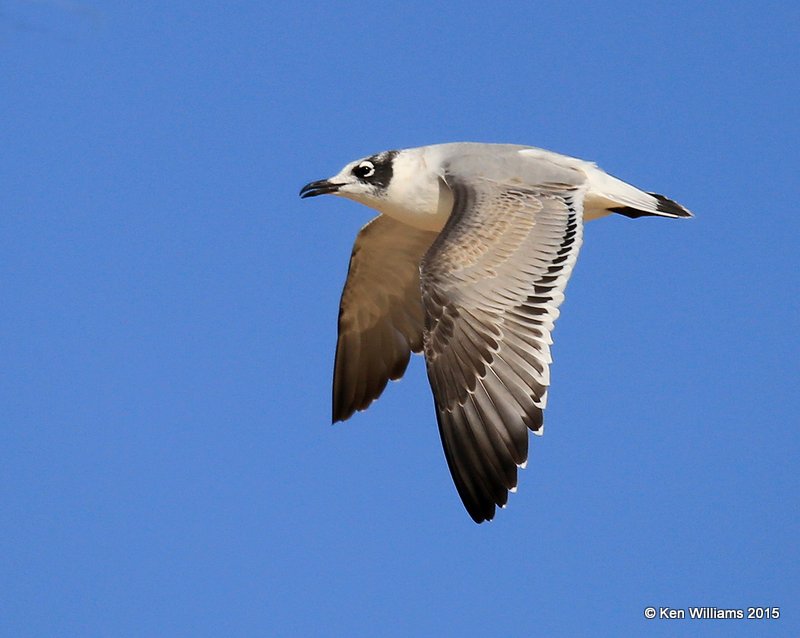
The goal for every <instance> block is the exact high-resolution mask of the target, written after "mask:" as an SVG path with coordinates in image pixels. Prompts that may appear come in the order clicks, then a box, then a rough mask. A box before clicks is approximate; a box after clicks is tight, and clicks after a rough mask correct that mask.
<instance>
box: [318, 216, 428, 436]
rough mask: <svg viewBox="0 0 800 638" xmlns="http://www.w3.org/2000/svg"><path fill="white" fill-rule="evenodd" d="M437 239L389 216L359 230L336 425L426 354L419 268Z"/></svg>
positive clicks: (344, 320)
mask: <svg viewBox="0 0 800 638" xmlns="http://www.w3.org/2000/svg"><path fill="white" fill-rule="evenodd" d="M436 234H437V233H435V232H429V231H424V230H418V229H416V228H412V227H411V226H408V225H406V224H402V223H400V222H398V221H395V220H393V219H392V218H391V217H386V216H384V215H379V216H378V217H376V218H375V219H373V220H372V221H370V222H369V223H368V224H367V225H366V226H364V227H363V228H362V229H361V230H360V231H359V233H358V237H356V241H355V244H354V245H353V253H352V255H351V257H350V268H349V270H348V273H347V282H346V283H345V286H344V291H343V292H342V300H341V303H340V305H339V339H338V342H337V344H336V362H335V364H334V372H333V421H334V422H336V421H344V420H345V419H348V418H349V417H350V416H352V414H353V413H354V412H355V411H356V410H365V409H366V408H367V407H369V405H370V404H371V403H372V402H373V401H374V400H375V399H377V398H378V397H379V396H380V394H381V392H383V389H384V388H385V387H386V383H387V381H388V380H389V379H399V378H400V377H401V376H403V373H404V372H405V370H406V366H408V360H409V357H410V355H411V352H419V351H420V350H421V349H422V324H423V311H422V302H421V298H420V286H419V264H420V261H421V260H422V256H423V255H424V254H425V252H426V251H427V250H428V248H429V247H430V245H431V243H432V242H433V240H434V239H435V238H436Z"/></svg>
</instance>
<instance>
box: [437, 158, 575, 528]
mask: <svg viewBox="0 0 800 638" xmlns="http://www.w3.org/2000/svg"><path fill="white" fill-rule="evenodd" d="M548 170H550V169H549V167H548ZM548 177H550V175H548ZM562 177H563V178H564V181H563V182H544V183H541V184H539V185H537V186H522V185H519V184H518V183H514V184H512V183H502V182H499V181H497V180H496V179H486V178H482V177H481V178H469V179H464V178H461V177H460V176H459V175H446V176H445V181H446V182H447V184H448V185H449V186H450V188H451V190H452V192H453V198H454V206H453V212H452V214H451V215H450V218H449V220H448V222H447V224H446V226H445V227H444V229H443V230H442V232H441V234H440V235H439V237H438V238H437V240H436V241H435V242H434V244H433V245H432V246H431V249H430V251H429V252H428V254H427V255H426V256H425V258H424V260H423V265H422V271H421V272H422V281H421V285H422V297H423V304H424V307H425V313H426V328H425V335H424V336H425V339H424V341H425V344H424V345H425V358H426V362H427V367H428V377H429V379H430V382H431V387H432V388H433V393H434V397H435V400H436V410H437V416H438V421H439V433H440V435H441V438H442V444H443V446H444V451H445V456H446V458H447V463H448V466H449V468H450V473H451V474H452V476H453V480H454V482H455V484H456V488H457V489H458V493H459V495H460V496H461V500H462V501H463V502H464V505H465V507H466V508H467V511H468V512H469V514H470V516H472V518H473V519H474V520H475V521H476V522H478V523H480V522H482V521H483V520H490V519H492V518H493V516H494V513H495V506H496V505H500V506H503V505H504V504H505V503H506V501H507V499H508V491H509V490H513V489H514V488H515V487H516V484H517V466H523V465H524V464H525V462H526V460H527V457H528V429H530V430H533V431H539V430H540V429H541V427H542V410H543V409H544V407H545V402H546V399H547V386H548V384H549V382H550V375H549V364H550V362H551V358H550V344H551V343H552V340H551V337H550V332H551V330H552V329H553V323H554V321H555V319H556V317H557V316H558V306H559V305H560V304H561V302H562V300H563V298H564V294H563V291H564V288H565V286H566V284H567V279H568V278H569V276H570V273H571V272H572V268H573V266H574V264H575V260H576V259H577V256H578V249H579V247H580V244H581V238H582V228H583V225H582V212H583V208H582V207H583V196H584V193H585V188H586V187H585V185H584V184H583V183H582V181H581V177H580V176H577V175H576V173H575V172H572V171H565V172H564V173H563V175H562Z"/></svg>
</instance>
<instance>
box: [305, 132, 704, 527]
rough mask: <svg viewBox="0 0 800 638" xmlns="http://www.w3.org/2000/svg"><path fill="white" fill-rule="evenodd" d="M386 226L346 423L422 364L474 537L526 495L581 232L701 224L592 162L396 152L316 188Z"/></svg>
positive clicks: (337, 383)
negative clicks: (525, 474) (416, 358)
mask: <svg viewBox="0 0 800 638" xmlns="http://www.w3.org/2000/svg"><path fill="white" fill-rule="evenodd" d="M323 194H332V195H338V196H340V197H346V198H348V199H352V200H355V201H356V202H359V203H361V204H365V205H366V206H369V207H371V208H373V209H375V210H377V211H378V212H379V213H380V214H379V215H378V216H377V217H375V218H374V219H373V220H372V221H370V222H369V223H368V224H367V225H366V226H364V227H363V228H362V229H361V230H360V231H359V233H358V236H357V237H356V241H355V245H354V246H353V252H352V255H351V257H350V267H349V270H348V274H347V281H346V283H345V286H344V291H343V292H342V298H341V303H340V307H339V333H338V341H337V345H336V359H335V363H334V373H333V422H334V423H335V422H337V421H344V420H346V419H348V418H350V417H351V416H352V415H353V413H354V412H356V411H357V410H365V409H366V408H367V407H369V405H370V404H371V403H372V402H373V401H374V400H375V399H377V398H378V397H379V396H380V395H381V393H382V392H383V390H384V388H385V387H386V384H387V382H388V381H389V380H390V379H391V380H396V379H399V378H400V377H401V376H402V375H403V373H404V372H405V370H406V367H407V366H408V362H409V358H410V355H411V353H412V352H413V353H419V352H424V356H425V363H426V366H427V371H428V379H429V381H430V385H431V389H432V391H433V397H434V402H435V405H436V416H437V422H438V426H439V435H440V437H441V440H442V446H443V447H444V454H445V458H446V460H447V465H448V468H449V470H450V474H451V476H452V478H453V482H454V483H455V486H456V490H457V491H458V494H459V496H460V497H461V500H462V502H463V504H464V507H465V508H466V510H467V512H468V513H469V515H470V516H471V517H472V519H473V520H474V521H475V522H476V523H481V522H483V521H488V520H491V519H492V518H494V515H495V511H496V509H495V508H496V507H498V506H499V507H505V505H506V503H507V501H508V493H509V492H514V491H516V487H517V468H524V467H525V464H526V462H527V458H528V430H531V431H532V432H533V433H534V434H539V435H541V434H542V432H543V410H544V408H545V404H546V402H547V389H548V386H549V384H550V363H551V362H552V359H551V356H550V346H551V345H552V338H551V333H552V331H553V324H554V322H555V320H556V318H557V317H558V314H559V306H560V304H561V302H562V301H563V299H564V289H565V287H566V285H567V280H568V279H569V276H570V273H571V272H572V269H573V267H574V265H575V260H576V259H577V257H578V250H579V249H580V246H581V242H582V237H583V232H582V231H583V222H584V221H589V220H592V219H597V218H599V217H604V216H606V215H609V214H611V213H617V214H620V215H624V216H626V217H631V218H637V217H645V216H656V217H691V216H692V213H691V212H689V211H688V210H687V209H686V208H684V207H683V206H681V205H680V204H678V203H676V202H674V201H672V200H671V199H668V198H666V197H664V196H663V195H659V194H657V193H650V192H645V191H642V190H639V189H638V188H636V187H635V186H631V185H630V184H627V183H625V182H623V181H621V180H619V179H617V178H616V177H612V176H611V175H609V174H608V173H606V172H604V171H603V170H601V169H600V168H598V166H597V165H596V164H594V163H592V162H587V161H584V160H580V159H577V158H574V157H568V156H566V155H560V154H558V153H554V152H551V151H547V150H544V149H539V148H535V147H530V146H517V145H510V144H480V143H466V142H465V143H451V144H436V145H432V146H423V147H419V148H410V149H405V150H399V151H397V150H394V151H384V152H381V153H378V154H376V155H371V156H369V157H366V158H364V159H360V160H356V161H354V162H350V163H349V164H347V165H346V166H345V167H344V168H343V169H342V170H341V171H340V172H339V173H338V174H337V175H335V176H334V177H331V178H330V179H324V180H319V181H315V182H311V183H309V184H306V185H305V186H304V187H303V188H302V189H301V191H300V196H301V197H304V198H305V197H314V196H316V195H323Z"/></svg>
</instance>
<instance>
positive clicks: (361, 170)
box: [353, 160, 375, 179]
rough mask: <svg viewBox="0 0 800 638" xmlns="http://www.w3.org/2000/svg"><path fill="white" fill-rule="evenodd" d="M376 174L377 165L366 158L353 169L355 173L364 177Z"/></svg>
mask: <svg viewBox="0 0 800 638" xmlns="http://www.w3.org/2000/svg"><path fill="white" fill-rule="evenodd" d="M374 174H375V165H374V164H373V163H372V162H370V161H368V160H364V161H363V162H361V163H360V164H359V165H358V166H356V167H355V168H354V169H353V175H355V176H356V177H360V178H362V179H363V178H365V177H372V176H373V175H374Z"/></svg>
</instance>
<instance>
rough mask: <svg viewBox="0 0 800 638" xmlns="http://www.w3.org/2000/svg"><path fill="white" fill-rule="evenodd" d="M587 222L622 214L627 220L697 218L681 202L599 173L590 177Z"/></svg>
mask: <svg viewBox="0 0 800 638" xmlns="http://www.w3.org/2000/svg"><path fill="white" fill-rule="evenodd" d="M585 208H586V215H585V217H586V218H587V219H593V218H595V217H602V216H603V215H608V214H609V213H618V214H620V215H625V217H631V218H634V219H635V218H637V217H693V215H692V213H691V211H690V210H689V209H687V208H686V207H684V206H681V205H680V204H679V203H678V202H676V201H673V200H671V199H669V198H668V197H664V195H659V194H658V193H648V192H645V191H643V190H639V189H638V188H636V187H635V186H631V185H630V184H628V183H626V182H623V181H622V180H621V179H617V178H616V177H613V176H611V175H609V174H608V173H605V172H603V171H601V170H600V169H597V170H596V171H594V172H592V173H591V174H590V175H589V192H588V193H587V196H586V202H585Z"/></svg>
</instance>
